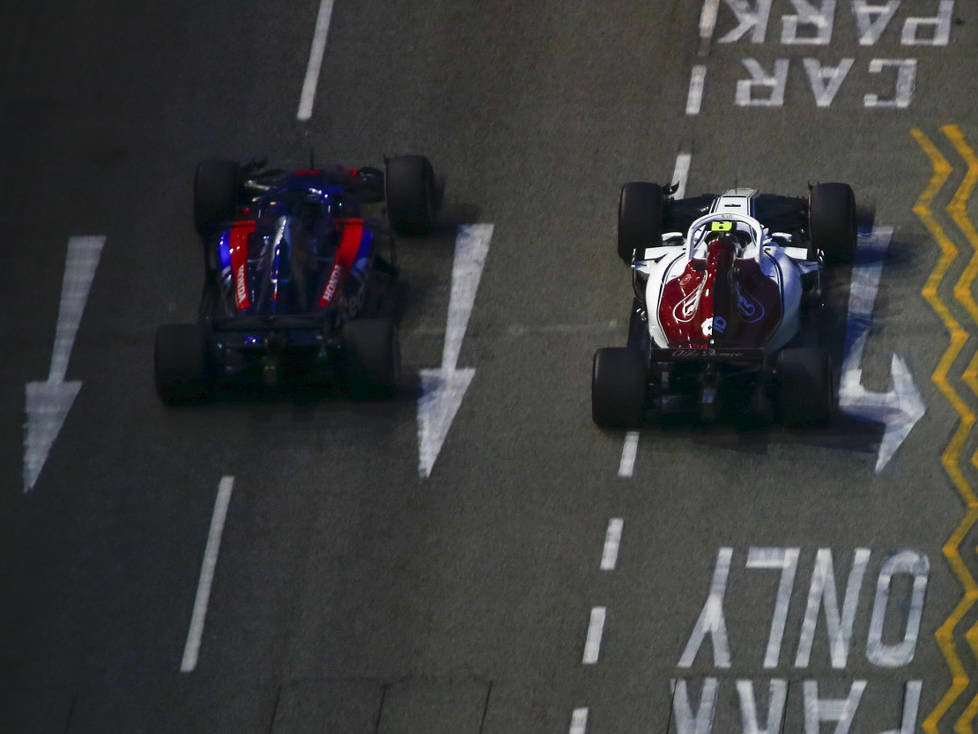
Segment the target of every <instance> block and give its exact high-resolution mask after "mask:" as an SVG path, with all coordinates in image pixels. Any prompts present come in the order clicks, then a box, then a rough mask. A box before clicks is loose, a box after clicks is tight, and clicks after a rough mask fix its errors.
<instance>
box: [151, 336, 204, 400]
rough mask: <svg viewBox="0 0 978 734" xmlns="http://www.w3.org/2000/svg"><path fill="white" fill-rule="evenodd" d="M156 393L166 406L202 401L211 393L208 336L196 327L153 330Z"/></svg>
mask: <svg viewBox="0 0 978 734" xmlns="http://www.w3.org/2000/svg"><path fill="white" fill-rule="evenodd" d="M154 373H155V379H156V392H157V394H158V395H159V396H160V400H162V401H163V402H164V403H167V404H168V405H175V404H178V403H187V402H194V401H202V400H206V399H208V398H209V397H210V396H211V394H212V393H213V387H214V386H213V378H212V375H211V370H210V367H209V365H208V360H207V334H206V332H205V330H204V328H203V327H202V326H200V325H199V324H167V325H166V326H161V327H160V328H158V329H157V330H156V346H155V349H154Z"/></svg>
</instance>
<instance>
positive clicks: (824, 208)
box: [808, 183, 856, 265]
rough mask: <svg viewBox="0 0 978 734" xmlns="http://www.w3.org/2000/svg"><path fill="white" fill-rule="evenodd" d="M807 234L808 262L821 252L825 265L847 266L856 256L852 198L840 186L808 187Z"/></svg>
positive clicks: (834, 184) (841, 184) (854, 198)
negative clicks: (808, 239)
mask: <svg viewBox="0 0 978 734" xmlns="http://www.w3.org/2000/svg"><path fill="white" fill-rule="evenodd" d="M808 229H809V234H810V235H811V249H810V251H809V259H810V260H814V259H815V258H816V257H817V256H818V250H821V251H822V252H823V253H825V260H826V262H828V263H829V264H835V265H839V264H847V263H851V262H852V261H853V259H855V257H856V197H855V195H854V194H853V193H852V187H851V186H849V184H844V183H824V184H817V185H815V186H813V187H812V191H811V196H810V198H809V205H808Z"/></svg>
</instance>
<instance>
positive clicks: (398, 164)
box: [386, 155, 436, 236]
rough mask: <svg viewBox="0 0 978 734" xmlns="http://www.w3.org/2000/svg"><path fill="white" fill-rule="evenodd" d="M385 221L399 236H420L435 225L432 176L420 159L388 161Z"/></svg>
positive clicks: (427, 161)
mask: <svg viewBox="0 0 978 734" xmlns="http://www.w3.org/2000/svg"><path fill="white" fill-rule="evenodd" d="M386 187H387V217H388V219H389V220H390V223H391V227H393V228H394V231H395V232H397V233H398V234H399V235H402V236H411V235H422V234H424V233H425V232H427V231H428V230H430V229H431V227H432V225H433V224H434V223H435V209H436V202H435V173H434V169H433V168H432V167H431V161H429V160H428V159H427V158H425V157H424V156H423V155H402V156H397V157H396V158H389V159H388V160H387V180H386Z"/></svg>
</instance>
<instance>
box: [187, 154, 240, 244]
mask: <svg viewBox="0 0 978 734" xmlns="http://www.w3.org/2000/svg"><path fill="white" fill-rule="evenodd" d="M240 176H241V173H240V170H239V167H238V164H237V163H236V162H234V161H203V162H201V163H199V164H198V165H197V172H196V174H195V175H194V225H195V226H196V227H197V234H199V235H200V236H201V237H206V236H208V235H210V234H213V233H214V232H215V231H217V229H218V228H219V227H220V225H221V224H222V223H224V222H228V221H230V220H231V219H234V213H235V210H236V209H237V205H238V187H239V186H240V183H241V181H240Z"/></svg>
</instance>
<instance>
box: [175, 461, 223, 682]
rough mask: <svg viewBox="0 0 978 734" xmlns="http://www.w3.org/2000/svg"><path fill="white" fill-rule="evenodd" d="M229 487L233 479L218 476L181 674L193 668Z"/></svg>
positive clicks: (215, 561) (205, 615)
mask: <svg viewBox="0 0 978 734" xmlns="http://www.w3.org/2000/svg"><path fill="white" fill-rule="evenodd" d="M233 488H234V477H229V476H226V477H221V483H220V484H219V485H218V488H217V499H216V500H215V502H214V514H213V515H211V527H210V530H209V531H208V533H207V546H206V547H205V548H204V562H203V563H202V564H201V567H200V581H199V582H198V583H197V597H196V598H195V599H194V611H193V614H192V615H191V617H190V631H189V632H188V633H187V644H186V645H184V648H183V660H182V661H181V663H180V672H181V673H191V672H193V670H194V668H196V667H197V658H198V656H199V654H200V638H201V635H203V632H204V620H205V619H206V617H207V603H208V601H209V600H210V596H211V584H212V583H213V581H214V568H215V567H216V566H217V553H218V551H219V550H220V548H221V534H222V533H223V532H224V519H225V518H226V517H227V513H228V503H229V502H230V501H231V490H232V489H233Z"/></svg>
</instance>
